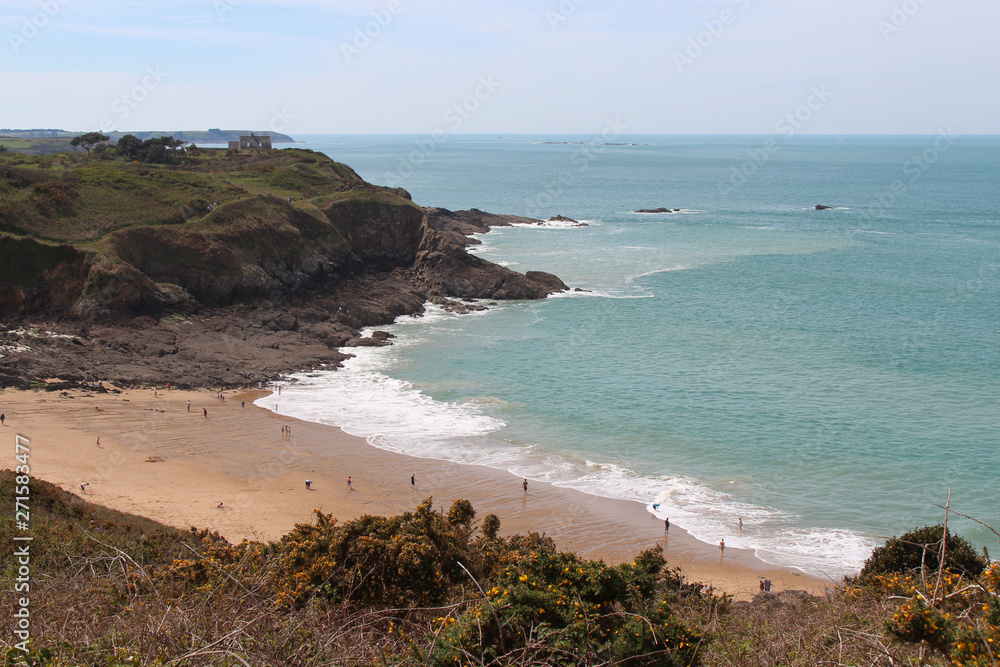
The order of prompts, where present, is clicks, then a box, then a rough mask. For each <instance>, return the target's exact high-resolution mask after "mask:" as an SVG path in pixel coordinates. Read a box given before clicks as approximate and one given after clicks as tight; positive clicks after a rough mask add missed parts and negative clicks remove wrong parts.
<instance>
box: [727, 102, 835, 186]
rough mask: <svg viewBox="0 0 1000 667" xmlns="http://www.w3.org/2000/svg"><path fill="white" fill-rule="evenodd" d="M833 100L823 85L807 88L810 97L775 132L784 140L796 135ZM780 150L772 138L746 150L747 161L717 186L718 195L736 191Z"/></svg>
mask: <svg viewBox="0 0 1000 667" xmlns="http://www.w3.org/2000/svg"><path fill="white" fill-rule="evenodd" d="M832 97H834V92H833V91H832V90H830V89H829V88H828V87H827V85H826V84H825V83H824V84H822V85H820V86H812V87H811V88H810V89H809V95H808V96H807V97H806V99H805V101H804V102H803V103H802V104H800V105H799V106H797V107H796V108H795V109H793V110H792V111H789V112H788V113H786V114H785V115H783V116H782V117H781V118H779V119H778V120H777V121H776V122H775V124H774V130H775V132H777V133H778V134H780V135H783V136H784V138H785V139H787V138H789V137H791V136H793V135H795V134H796V133H797V132H798V131H799V130H801V129H802V128H804V127H805V126H806V125H807V124H808V123H809V121H811V120H812V119H813V116H814V115H815V114H816V112H818V111H819V110H820V109H822V108H823V107H824V106H825V105H826V103H827V102H828V101H830V99H831V98H832ZM780 150H781V145H780V143H779V141H778V139H777V138H775V137H768V138H767V139H765V140H764V143H763V144H761V145H760V146H759V147H757V148H750V149H747V151H746V156H747V159H745V160H744V161H743V162H741V163H740V164H739V166H736V167H733V168H732V169H731V170H730V172H729V178H728V179H727V180H726V181H722V182H719V183H717V184H716V188H717V189H718V191H719V194H721V195H723V196H726V195H729V194H730V193H731V192H732V191H733V190H734V189H735V188H740V187H743V186H744V185H746V184H747V182H748V181H749V180H750V177H751V176H753V175H754V174H755V173H757V171H758V170H759V169H760V168H761V167H763V166H764V165H765V164H767V162H768V161H769V160H770V159H771V158H772V157H774V154H775V153H777V152H778V151H780Z"/></svg>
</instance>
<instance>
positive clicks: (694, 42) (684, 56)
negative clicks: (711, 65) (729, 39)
mask: <svg viewBox="0 0 1000 667" xmlns="http://www.w3.org/2000/svg"><path fill="white" fill-rule="evenodd" d="M750 4H751V0H733V5H734V6H735V7H736V10H738V11H734V10H732V9H723V10H722V11H721V12H719V14H718V15H717V16H716V17H715V18H712V19H708V20H707V21H704V22H703V23H702V25H704V26H705V29H704V30H702V31H700V32H698V34H696V35H692V36H690V37H688V41H687V45H686V46H685V47H684V50H683V51H674V66H675V67H676V68H677V73H678V74H683V73H684V70H685V69H686V68H688V67H690V66H691V65H693V64H694V63H695V61H697V60H698V59H699V58H701V57H702V56H703V55H704V54H705V51H707V50H708V49H710V48H712V46H714V45H715V43H716V42H717V41H719V39H721V38H722V36H723V35H724V34H726V30H727V29H728V28H729V26H731V25H733V24H734V23H736V21H737V19H738V18H739V15H740V12H745V11H746V10H748V9H749V8H750Z"/></svg>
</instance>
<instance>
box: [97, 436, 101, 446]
mask: <svg viewBox="0 0 1000 667" xmlns="http://www.w3.org/2000/svg"><path fill="white" fill-rule="evenodd" d="M97 446H98V447H100V446H101V436H97Z"/></svg>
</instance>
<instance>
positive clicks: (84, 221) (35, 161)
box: [0, 149, 566, 384]
mask: <svg viewBox="0 0 1000 667" xmlns="http://www.w3.org/2000/svg"><path fill="white" fill-rule="evenodd" d="M0 196H2V197H3V199H2V200H0V201H2V203H0V253H2V256H3V257H4V258H5V261H4V262H3V265H2V268H0V317H3V319H4V321H5V322H4V323H5V324H6V325H7V326H5V327H4V332H0V333H2V335H0V348H3V349H6V350H7V351H8V352H10V351H11V350H14V351H15V353H13V354H8V355H6V356H5V357H3V358H2V361H0V376H2V375H4V373H6V374H7V376H9V377H15V378H16V377H22V378H23V377H24V376H30V377H43V376H44V375H45V374H46V373H48V374H50V375H61V376H64V377H65V376H68V377H76V378H97V377H104V378H105V379H109V378H110V377H112V376H114V375H115V373H116V372H117V373H118V374H119V377H120V379H123V380H130V381H134V382H143V381H156V378H158V377H160V378H163V377H164V376H166V375H168V374H169V373H174V372H175V371H171V370H170V369H176V368H177V364H176V363H174V362H176V361H177V360H178V359H180V358H179V357H174V355H176V354H177V353H178V351H180V350H183V349H185V347H188V348H190V347H198V346H200V347H202V348H206V349H212V348H213V347H214V346H213V345H210V344H209V340H210V339H212V338H213V336H214V337H216V338H217V337H218V336H217V335H216V334H220V333H222V332H226V333H225V335H224V336H223V337H229V338H230V339H231V342H232V345H230V346H229V352H230V354H229V356H228V357H227V356H226V355H225V354H222V352H221V351H219V354H217V355H215V357H213V358H214V359H215V361H214V362H213V361H210V360H209V359H206V358H204V355H202V356H201V357H199V356H198V355H197V354H195V355H193V356H191V357H190V359H189V362H190V363H189V364H188V365H187V367H186V370H185V371H184V373H185V375H187V376H190V378H191V382H190V384H198V383H199V380H205V379H207V378H213V379H215V378H218V380H219V381H226V382H234V381H237V380H238V379H239V378H243V379H244V380H247V379H249V378H250V377H259V376H260V375H265V376H267V375H269V374H273V373H275V372H285V371H288V370H294V369H295V368H296V367H302V366H304V365H306V364H307V363H308V362H309V360H312V361H313V362H320V363H330V362H333V363H336V362H337V361H339V359H340V358H342V356H343V355H341V354H340V353H338V352H336V350H335V348H339V347H341V346H344V345H348V346H349V345H367V344H387V339H386V337H379V338H376V339H362V338H360V336H359V334H358V330H359V329H360V328H361V327H363V326H371V325H377V324H383V323H388V322H391V321H392V320H393V319H394V318H395V317H398V316H399V315H403V314H419V313H421V312H422V310H423V307H424V303H426V302H427V301H432V302H438V303H446V304H447V303H451V304H452V305H455V304H454V303H452V302H450V300H452V299H463V300H471V299H539V298H543V297H545V296H546V295H548V294H551V293H553V292H556V291H559V290H564V289H566V286H565V285H564V284H563V283H562V281H561V280H559V279H558V278H557V277H555V276H552V275H550V274H545V273H540V272H529V273H527V274H520V273H517V272H514V271H511V270H509V269H507V268H505V267H501V266H498V265H495V264H492V263H490V262H487V261H485V260H482V259H480V258H478V257H475V256H473V255H470V254H469V253H467V252H466V251H465V248H464V243H463V242H462V240H461V238H462V237H461V235H458V236H456V233H455V231H454V230H451V231H449V230H448V229H446V227H447V226H446V225H442V224H436V225H435V224H431V221H432V220H433V219H434V216H433V215H429V214H428V212H427V210H425V209H423V208H421V207H420V206H417V205H416V204H414V203H413V202H412V201H410V199H409V195H408V194H407V193H405V192H404V191H400V190H398V189H396V190H393V189H388V188H381V187H378V186H374V185H371V184H369V183H366V182H364V181H363V180H362V179H360V178H359V177H358V176H357V174H356V173H355V172H353V170H351V169H350V168H349V167H346V165H341V164H339V163H336V162H334V161H333V160H330V159H329V158H327V157H326V156H324V155H322V154H318V153H313V152H312V151H305V150H300V149H289V150H282V151H270V152H263V153H259V154H252V155H243V154H241V155H232V154H229V153H227V152H226V151H221V150H219V151H212V150H199V151H195V152H194V153H193V154H185V156H184V157H183V159H182V160H181V165H180V166H150V165H141V164H137V163H127V162H122V161H118V160H99V159H93V158H92V159H85V158H80V157H76V156H65V157H63V158H62V159H61V160H59V161H54V160H46V159H42V158H31V157H26V156H7V157H3V158H0ZM435 226H437V227H439V228H440V229H436V228H435ZM178 318H180V319H181V320H185V321H191V322H193V321H198V322H208V323H210V324H209V325H207V328H205V329H200V328H198V331H199V334H198V335H197V336H194V338H190V336H191V335H192V332H193V331H194V329H192V328H191V327H187V328H185V327H177V326H174V325H175V324H176V323H177V322H178V321H180V320H178ZM40 320H46V321H48V322H50V323H51V322H52V321H59V322H62V326H63V328H64V329H65V331H64V336H68V338H65V337H63V338H57V339H56V340H57V343H54V344H51V345H48V344H46V343H45V339H46V336H45V335H44V334H41V333H38V332H39V331H41V330H40V329H38V328H37V327H36V328H34V329H33V328H32V324H33V323H37V322H38V321H40ZM171 323H172V324H171ZM31 331H34V332H35V334H32V333H30V332H31ZM11 332H20V333H15V334H11ZM275 334H281V335H279V336H278V339H280V343H279V342H278V340H276V339H273V337H274V335H275ZM4 336H6V339H4ZM199 336H200V337H199ZM15 339H16V340H15ZM66 340H73V341H76V342H73V343H65V341H66ZM234 346H235V347H243V348H246V349H247V350H257V353H256V359H253V358H248V359H243V360H242V361H241V362H240V364H241V371H240V372H236V371H232V368H233V366H234V363H233V362H232V360H231V357H232V356H233V355H232V348H233V347H234ZM296 346H297V348H298V351H297V352H295V353H292V354H288V353H287V350H288V349H290V348H292V347H296ZM22 347H28V348H31V349H32V355H31V357H32V359H31V361H30V362H27V361H24V359H22V360H21V362H18V361H17V358H18V357H17V354H16V350H19V349H20V348H22ZM278 349H284V350H286V352H283V353H282V354H281V355H280V357H278V355H275V354H271V353H270V352H268V350H278ZM303 350H311V351H310V352H302V351H303ZM46 351H47V352H46ZM70 353H72V354H70ZM253 356H254V355H253V354H250V357H253ZM141 357H149V358H153V359H158V360H160V362H157V363H152V362H149V363H146V362H143V363H138V359H139V358H141ZM99 359H103V361H98V362H97V363H99V364H100V365H101V366H102V368H101V369H99V370H98V369H95V368H93V365H94V364H95V360H99ZM226 359H230V362H229V363H228V364H225V367H224V366H223V364H224V363H225V360H226ZM133 362H134V363H133ZM158 365H159V366H161V368H159V370H157V369H156V368H153V369H152V370H151V369H150V367H151V366H152V367H157V366H158ZM109 368H117V369H119V370H118V371H115V372H112V373H110V374H109V373H108V372H107V371H108V369H109ZM223 368H225V371H223V370H222V369H223ZM5 369H6V370H5ZM206 373H207V374H206ZM2 381H3V378H2V377H0V382H2ZM177 382H178V380H177V379H176V377H175V383H177Z"/></svg>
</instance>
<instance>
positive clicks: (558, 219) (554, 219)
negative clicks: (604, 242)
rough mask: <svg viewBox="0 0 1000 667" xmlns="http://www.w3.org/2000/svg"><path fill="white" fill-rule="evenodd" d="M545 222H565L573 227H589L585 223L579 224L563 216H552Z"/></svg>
mask: <svg viewBox="0 0 1000 667" xmlns="http://www.w3.org/2000/svg"><path fill="white" fill-rule="evenodd" d="M546 222H565V223H569V224H571V225H573V226H574V227H589V226H590V225H588V224H587V223H586V222H580V221H579V220H574V219H573V218H567V217H566V216H565V215H554V216H552V217H551V218H549V219H548V220H546Z"/></svg>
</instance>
